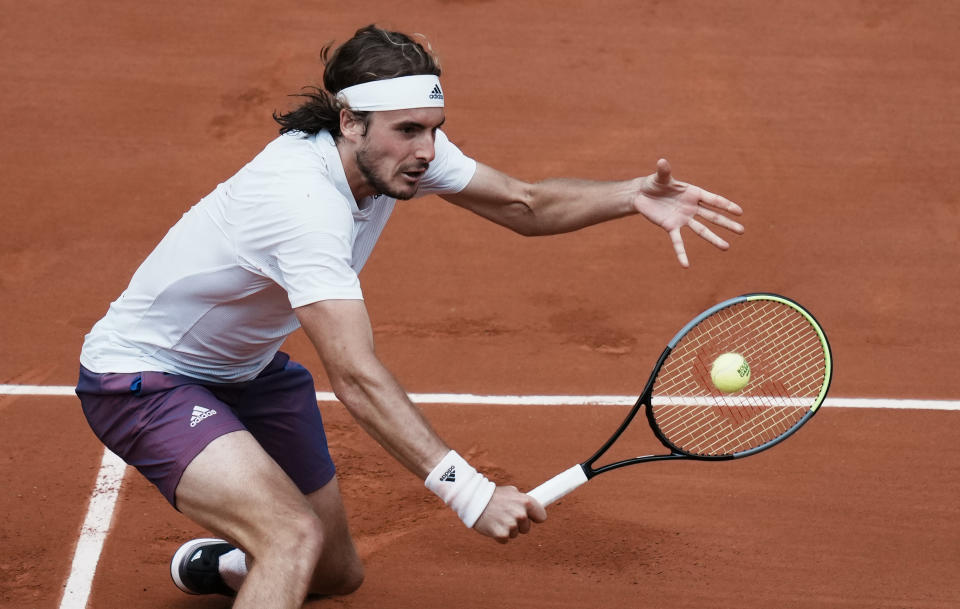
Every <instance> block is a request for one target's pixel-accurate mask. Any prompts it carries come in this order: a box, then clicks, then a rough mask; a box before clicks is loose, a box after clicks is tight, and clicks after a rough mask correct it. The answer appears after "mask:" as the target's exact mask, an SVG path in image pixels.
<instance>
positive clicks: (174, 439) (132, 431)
mask: <svg viewBox="0 0 960 609" xmlns="http://www.w3.org/2000/svg"><path fill="white" fill-rule="evenodd" d="M182 379H183V377H176V376H173V375H163V374H160V373H142V374H141V373H137V374H95V373H92V372H90V371H88V370H81V373H80V382H79V384H78V389H77V394H78V396H79V397H80V402H81V405H82V406H83V412H84V415H85V416H86V418H87V421H88V423H89V424H90V427H91V429H93V431H94V433H95V434H96V435H97V437H98V438H100V440H101V441H102V442H103V443H104V445H106V446H107V447H108V448H109V449H110V450H112V451H113V452H114V453H116V454H117V455H118V456H120V457H121V458H122V459H123V460H124V461H126V462H127V463H129V464H130V465H132V466H133V467H135V468H137V470H139V471H140V473H142V474H143V475H144V476H145V477H146V478H147V479H148V480H150V481H151V482H152V483H153V484H154V485H156V486H157V488H158V489H159V490H160V492H161V493H162V494H163V496H164V497H166V499H167V501H169V502H170V504H171V505H173V506H174V507H176V499H175V493H176V488H177V485H178V484H179V482H180V478H181V476H182V475H183V472H184V470H185V469H186V467H187V466H188V465H189V464H190V462H191V461H193V459H194V458H195V457H196V456H197V454H199V453H200V452H201V451H202V450H203V449H204V448H205V447H206V446H207V445H208V444H209V443H210V442H212V441H213V440H214V439H216V438H218V437H220V436H222V435H224V434H228V433H232V432H235V431H238V430H242V429H243V428H244V427H243V423H242V422H241V421H240V420H239V419H238V418H237V417H236V415H235V414H234V412H233V410H232V409H231V408H230V406H229V405H228V404H226V403H224V402H222V401H221V400H219V399H217V398H216V397H215V396H214V395H213V394H212V393H210V391H209V390H207V389H206V388H204V387H203V386H201V385H198V384H192V383H187V382H183V380H182Z"/></svg>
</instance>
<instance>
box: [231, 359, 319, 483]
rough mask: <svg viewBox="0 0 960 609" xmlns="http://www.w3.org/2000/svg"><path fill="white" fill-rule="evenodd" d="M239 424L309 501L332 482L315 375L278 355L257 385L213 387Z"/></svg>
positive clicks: (257, 380)
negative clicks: (311, 495)
mask: <svg viewBox="0 0 960 609" xmlns="http://www.w3.org/2000/svg"><path fill="white" fill-rule="evenodd" d="M213 391H214V394H215V395H217V396H218V397H220V398H221V399H223V400H224V401H225V402H227V403H229V404H230V405H231V406H232V407H233V410H234V412H235V413H236V415H237V418H239V419H240V421H241V422H242V423H243V424H244V426H245V428H246V429H247V430H248V431H249V432H250V433H251V434H252V435H253V437H254V438H256V440H257V442H258V443H259V444H260V446H262V447H263V449H264V450H265V451H266V452H267V454H268V455H270V457H271V458H272V459H273V460H274V461H276V462H277V464H278V465H279V466H280V467H281V468H282V469H283V471H285V472H286V473H287V475H288V476H289V477H290V478H291V479H292V480H293V482H294V483H295V484H296V485H297V488H299V489H300V492H301V493H303V494H304V495H308V494H310V493H313V492H314V491H316V490H318V489H320V488H323V487H324V486H325V485H326V484H327V483H328V482H330V481H331V480H333V478H334V474H335V471H336V470H335V467H334V464H333V460H332V459H331V457H330V452H329V449H328V447H327V438H326V434H325V432H324V429H323V420H322V418H321V416H320V409H319V408H318V407H317V394H316V389H315V387H314V383H313V375H312V374H310V372H309V371H308V370H307V369H306V368H304V367H303V366H301V365H300V364H298V363H296V362H293V361H291V360H290V358H289V356H287V355H286V354H285V353H282V352H281V353H278V354H277V357H276V358H274V360H273V362H271V364H270V365H269V366H267V368H266V369H265V370H264V371H263V372H262V373H261V374H260V375H259V376H257V378H256V379H254V380H252V381H248V382H246V383H241V384H238V385H237V386H224V387H222V388H220V387H214V388H213Z"/></svg>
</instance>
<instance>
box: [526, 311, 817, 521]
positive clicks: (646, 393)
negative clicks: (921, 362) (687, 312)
mask: <svg viewBox="0 0 960 609" xmlns="http://www.w3.org/2000/svg"><path fill="white" fill-rule="evenodd" d="M727 353H736V354H739V355H740V356H742V357H743V358H744V359H745V360H746V362H747V364H748V365H749V382H748V383H747V384H746V386H744V387H742V388H741V389H740V390H739V391H735V392H733V393H724V392H722V391H720V390H719V389H718V388H717V387H716V386H715V385H714V382H713V380H712V378H711V369H712V367H713V363H714V361H716V359H717V358H718V357H719V356H721V355H723V354H727ZM831 373H832V358H831V354H830V344H829V343H828V342H827V336H826V334H825V333H824V331H823V329H822V328H821V327H820V324H819V323H817V321H816V320H815V319H814V318H813V315H811V314H810V313H809V312H807V311H806V309H804V308H803V307H802V306H800V305H799V304H797V303H796V302H794V301H793V300H790V299H789V298H784V297H783V296H778V295H776V294H746V295H743V296H739V297H737V298H731V299H730V300H726V301H724V302H721V303H720V304H717V305H715V306H713V307H711V308H709V309H707V310H706V311H704V312H703V313H701V314H700V315H698V316H697V317H696V318H695V319H693V321H691V322H690V323H688V324H687V325H686V326H684V327H683V329H682V330H680V331H679V332H678V333H677V335H676V336H674V337H673V340H671V341H670V342H669V343H668V344H667V347H666V349H664V350H663V353H662V354H661V355H660V358H659V359H658V360H657V364H656V366H655V367H654V369H653V372H652V373H651V374H650V379H649V380H648V381H647V384H646V387H645V388H644V390H643V393H641V394H640V397H639V399H638V400H637V402H636V404H634V406H633V408H632V409H631V410H630V412H629V413H628V414H627V416H626V418H625V419H624V420H623V422H622V423H621V424H620V427H619V428H617V430H616V431H615V432H614V433H613V435H612V436H610V439H609V440H607V441H606V443H605V444H604V445H603V446H602V447H601V448H600V450H598V451H597V452H596V454H594V455H593V456H592V457H590V458H589V459H587V460H586V461H584V462H583V463H580V464H578V465H574V466H573V467H571V468H570V469H568V470H566V471H564V472H562V473H560V474H558V475H556V476H554V477H553V478H552V479H550V480H548V481H546V482H544V483H543V484H541V485H540V486H538V487H537V488H535V489H533V490H532V491H530V493H529V495H530V496H532V497H533V498H535V499H536V500H537V501H539V502H540V503H541V504H543V505H544V506H546V505H549V504H551V503H553V502H554V501H556V500H558V499H560V498H561V497H563V496H564V495H566V494H567V493H569V492H571V491H573V490H574V489H576V488H577V487H579V486H580V485H582V484H583V483H584V482H586V481H587V480H590V479H591V478H593V477H594V476H596V475H598V474H603V473H606V472H609V471H612V470H615V469H618V468H621V467H624V466H627V465H634V464H636V463H646V462H648V461H664V460H670V459H698V460H705V461H720V460H725V459H739V458H742V457H747V456H749V455H754V454H756V453H758V452H760V451H762V450H766V449H768V448H770V447H772V446H775V445H777V444H779V443H780V442H782V441H783V440H784V439H786V438H787V437H789V436H790V435H792V434H793V433H794V432H795V431H797V430H798V429H800V427H801V426H802V425H803V424H804V423H806V422H807V421H809V420H810V418H811V417H812V416H813V415H814V414H815V413H816V412H817V409H818V408H819V407H820V405H821V404H822V403H823V400H824V398H825V397H826V395H827V390H828V389H829V388H830V378H831ZM720 384H721V385H723V383H720ZM641 408H645V409H646V414H647V421H648V422H649V423H650V427H651V429H652V430H653V433H654V435H656V437H657V438H658V439H659V440H660V442H661V443H662V444H663V446H665V447H666V448H667V449H668V451H669V452H667V453H665V454H657V455H647V456H643V457H634V458H630V459H624V460H622V461H616V462H613V463H608V464H606V465H602V466H598V465H596V463H597V461H598V460H599V459H600V458H601V457H602V456H603V455H604V454H605V453H606V452H607V451H608V450H609V449H610V447H611V446H613V444H614V443H615V442H616V441H617V439H618V438H619V437H620V436H621V434H622V433H623V432H624V430H625V429H626V428H627V427H628V426H629V425H630V423H631V422H632V421H633V420H634V418H635V417H636V415H637V413H638V412H640V409H641Z"/></svg>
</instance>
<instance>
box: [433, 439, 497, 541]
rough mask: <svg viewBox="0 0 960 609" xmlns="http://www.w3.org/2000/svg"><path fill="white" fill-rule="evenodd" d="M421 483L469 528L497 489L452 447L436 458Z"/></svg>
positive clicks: (475, 521)
mask: <svg viewBox="0 0 960 609" xmlns="http://www.w3.org/2000/svg"><path fill="white" fill-rule="evenodd" d="M423 484H424V486H426V487H427V488H428V489H430V490H431V491H433V492H434V493H436V494H437V496H438V497H440V498H441V499H443V502H444V503H446V504H447V505H449V506H450V507H451V508H453V511H454V512H456V513H457V516H459V517H460V520H462V521H463V524H465V525H467V526H468V527H470V528H473V525H474V524H476V523H477V520H478V519H479V518H480V514H482V513H483V510H485V509H486V507H487V504H488V503H490V498H491V497H493V491H494V490H495V489H496V488H497V485H496V484H494V483H493V482H490V481H489V480H487V478H486V476H484V475H483V474H481V473H479V472H477V470H475V469H474V468H473V467H471V466H470V464H469V463H467V462H466V461H465V460H464V459H463V457H461V456H460V455H458V454H457V452H456V451H454V450H451V451H450V452H448V453H447V455H446V456H445V457H444V458H443V459H441V460H440V463H438V464H437V466H436V467H434V468H433V471H431V472H430V475H428V476H427V479H426V480H425V481H424V483H423Z"/></svg>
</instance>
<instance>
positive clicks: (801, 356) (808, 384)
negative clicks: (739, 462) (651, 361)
mask: <svg viewBox="0 0 960 609" xmlns="http://www.w3.org/2000/svg"><path fill="white" fill-rule="evenodd" d="M731 351H732V352H736V353H739V354H741V355H743V356H744V358H746V360H747V362H748V363H749V364H750V370H751V378H750V383H749V384H748V385H747V387H746V388H744V389H743V390H741V391H740V392H738V393H736V394H734V395H727V394H723V393H721V392H720V391H719V390H717V389H716V387H714V386H713V383H712V381H711V379H710V367H711V366H712V363H713V361H714V359H716V357H717V356H719V355H720V354H722V353H725V352H731ZM826 374H827V371H826V357H825V353H824V347H823V343H822V340H821V338H820V334H819V333H818V332H817V329H816V328H815V327H814V326H813V325H812V323H811V322H810V321H809V320H808V319H807V318H806V317H805V316H804V315H802V314H801V313H800V312H799V311H798V310H796V309H794V308H793V307H790V306H788V305H785V304H783V303H781V302H779V301H772V300H749V301H746V302H741V303H737V304H735V305H732V306H730V307H728V308H726V309H723V310H721V311H718V312H716V313H714V314H713V315H711V316H710V317H708V318H706V319H705V320H703V321H702V322H701V323H700V324H698V325H696V326H694V327H693V328H692V329H691V330H690V331H689V332H688V333H687V334H686V335H685V336H684V337H683V338H682V339H681V340H680V341H679V342H678V343H677V344H676V345H675V346H674V348H673V350H672V352H671V354H670V355H669V356H668V358H667V360H666V361H665V362H664V364H663V367H662V368H661V370H660V373H659V374H658V376H657V379H656V381H655V384H654V388H653V399H652V402H653V403H652V414H653V418H654V420H655V422H656V425H657V427H658V428H659V430H660V432H661V433H662V434H663V436H664V437H665V438H666V439H667V440H668V441H669V442H670V443H671V444H673V445H674V446H676V447H677V448H678V449H680V450H682V451H683V452H687V453H690V454H696V455H705V456H721V455H732V454H734V453H739V452H743V451H746V450H750V449H753V448H756V447H758V446H761V445H763V444H766V443H767V442H770V441H772V440H774V439H776V438H777V437H779V436H781V435H783V434H785V433H787V432H788V431H789V430H790V429H791V428H793V427H794V426H795V425H796V424H797V423H798V422H799V421H800V420H801V419H803V417H804V416H806V415H807V413H808V412H809V411H810V409H811V408H812V407H813V406H815V405H816V403H817V400H818V398H819V396H820V393H821V391H822V389H823V386H824V383H825V380H826Z"/></svg>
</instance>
